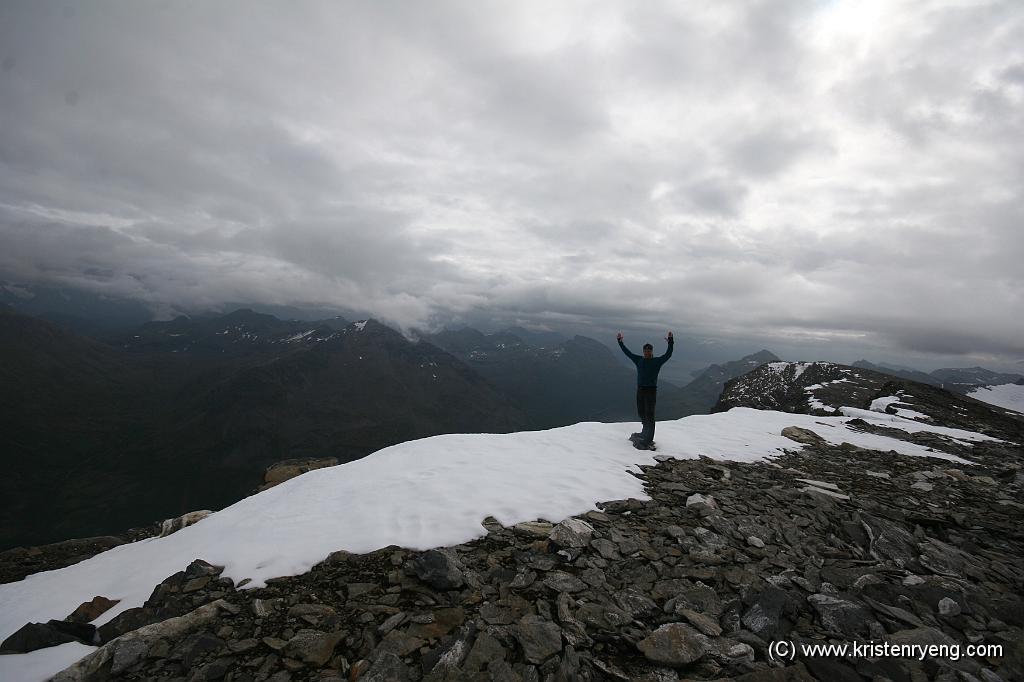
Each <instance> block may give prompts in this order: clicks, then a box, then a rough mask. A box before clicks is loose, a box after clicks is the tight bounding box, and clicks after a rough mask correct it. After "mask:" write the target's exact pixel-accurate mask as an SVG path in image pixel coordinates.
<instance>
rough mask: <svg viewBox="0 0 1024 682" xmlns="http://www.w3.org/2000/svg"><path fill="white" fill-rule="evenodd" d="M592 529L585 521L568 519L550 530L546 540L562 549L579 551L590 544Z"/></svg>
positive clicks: (592, 534)
mask: <svg viewBox="0 0 1024 682" xmlns="http://www.w3.org/2000/svg"><path fill="white" fill-rule="evenodd" d="M593 536H594V527H593V526H591V525H590V524H589V523H587V522H586V521H581V520H580V519H575V518H568V519H566V520H565V521H562V522H561V523H559V524H558V525H557V526H555V527H554V528H552V529H551V533H550V534H548V539H549V540H551V541H552V542H554V543H555V544H556V545H558V546H559V547H562V548H564V549H579V548H582V547H586V546H587V545H588V544H590V540H591V538H592V537H593Z"/></svg>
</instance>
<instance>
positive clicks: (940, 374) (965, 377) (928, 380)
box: [852, 360, 1024, 394]
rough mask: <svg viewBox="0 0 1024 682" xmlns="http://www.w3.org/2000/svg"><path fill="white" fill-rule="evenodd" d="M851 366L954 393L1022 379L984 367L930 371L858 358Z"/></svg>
mask: <svg viewBox="0 0 1024 682" xmlns="http://www.w3.org/2000/svg"><path fill="white" fill-rule="evenodd" d="M852 366H853V367H860V368H862V369H869V370H872V371H875V372H881V373H883V374H888V375H891V376H896V377H900V378H903V379H910V380H911V381H919V382H921V383H923V384H931V385H932V386H938V387H939V388H944V389H946V390H948V391H953V392H954V393H963V394H966V393H969V392H970V391H972V390H974V389H976V388H978V387H979V386H995V385H999V384H1015V383H1019V382H1021V381H1024V375H1021V374H1012V373H1007V372H993V371H992V370H990V369H985V368H984V367H958V368H945V369H936V370H934V371H932V372H930V373H926V372H920V371H918V370H915V369H910V368H907V367H894V366H892V365H886V364H880V365H876V364H874V363H871V362H868V361H867V360H858V361H857V362H855V363H853V365H852Z"/></svg>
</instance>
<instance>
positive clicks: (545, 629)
mask: <svg viewBox="0 0 1024 682" xmlns="http://www.w3.org/2000/svg"><path fill="white" fill-rule="evenodd" d="M513 634H514V635H515V638H516V640H518V642H519V646H521V647H522V648H523V655H524V656H525V657H526V660H527V661H529V662H530V663H535V664H539V663H543V662H544V661H546V660H547V659H548V658H550V657H551V656H554V655H555V654H557V653H558V652H560V651H561V650H562V631H561V630H560V629H559V627H558V626H557V625H555V624H554V623H552V622H550V621H547V620H544V619H543V618H541V617H540V616H529V615H528V616H523V617H522V618H520V619H519V622H518V623H516V625H515V628H514V630H513Z"/></svg>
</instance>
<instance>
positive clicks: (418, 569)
mask: <svg viewBox="0 0 1024 682" xmlns="http://www.w3.org/2000/svg"><path fill="white" fill-rule="evenodd" d="M412 567H413V571H415V573H416V576H417V577H418V578H419V579H420V580H422V581H423V582H425V583H427V584H428V585H430V586H431V587H433V588H434V589H435V590H442V591H446V590H457V589H458V588H460V587H462V586H463V585H464V584H465V582H466V579H465V576H464V575H463V574H462V571H461V570H459V567H458V565H457V564H456V563H455V562H454V561H453V560H452V558H451V557H450V556H448V554H446V553H444V552H439V551H438V550H436V549H432V550H428V551H426V552H424V553H423V554H421V555H420V556H418V557H416V558H415V559H413V561H412Z"/></svg>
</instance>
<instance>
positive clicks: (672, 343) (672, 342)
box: [661, 332, 676, 362]
mask: <svg viewBox="0 0 1024 682" xmlns="http://www.w3.org/2000/svg"><path fill="white" fill-rule="evenodd" d="M665 340H666V341H668V350H667V351H665V354H664V355H662V356H661V361H662V362H665V361H666V360H668V359H669V358H670V357H672V349H673V348H675V346H676V340H675V337H673V336H672V332H669V333H668V336H667V337H666V338H665Z"/></svg>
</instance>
